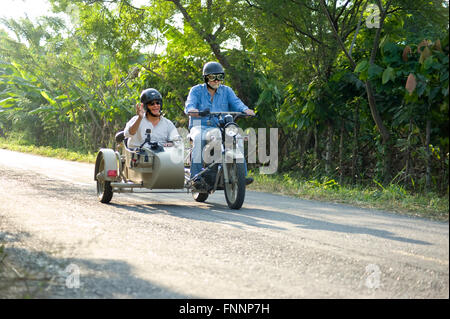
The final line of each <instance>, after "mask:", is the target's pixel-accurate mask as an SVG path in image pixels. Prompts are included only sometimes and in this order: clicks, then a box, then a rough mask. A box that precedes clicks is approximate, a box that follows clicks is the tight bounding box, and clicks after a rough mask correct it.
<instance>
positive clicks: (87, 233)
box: [0, 150, 449, 299]
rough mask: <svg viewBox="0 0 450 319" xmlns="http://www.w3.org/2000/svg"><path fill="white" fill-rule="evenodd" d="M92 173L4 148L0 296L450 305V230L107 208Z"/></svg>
mask: <svg viewBox="0 0 450 319" xmlns="http://www.w3.org/2000/svg"><path fill="white" fill-rule="evenodd" d="M93 175H94V167H93V165H92V164H83V163H75V162H69V161H62V160H57V159H52V158H44V157H39V156H34V155H29V154H21V153H16V152H11V151H7V150H0V193H1V194H2V196H1V197H0V246H2V245H3V246H4V251H5V253H6V258H5V259H4V265H3V270H4V271H3V272H4V273H8V275H9V276H10V277H13V276H16V277H17V278H20V276H22V277H23V278H22V279H23V280H18V281H17V282H15V284H13V286H10V287H3V288H2V286H1V285H0V297H1V298H16V297H17V296H18V293H23V292H24V289H25V292H26V291H28V293H32V297H37V298H183V299H184V298H226V299H228V298H321V299H328V298H363V299H366V298H449V224H448V223H443V222H434V221H428V220H425V219H420V218H412V217H406V216H400V215H396V214H393V213H389V212H382V211H376V210H368V209H361V208H354V207H350V206H345V205H337V204H327V203H322V202H316V201H308V200H301V199H295V198H291V197H287V196H279V195H272V194H267V193H260V192H251V191H248V192H247V196H246V200H245V203H244V206H243V208H242V209H240V210H237V211H233V210H229V209H228V207H227V206H226V202H225V198H224V195H223V192H221V191H220V192H218V193H217V194H214V195H213V196H211V197H210V198H209V199H208V201H207V202H206V203H197V202H195V201H194V200H193V199H192V197H191V196H190V194H186V193H177V194H160V193H155V194H114V197H113V199H112V201H111V203H110V204H108V205H105V204H101V203H99V202H98V201H97V198H96V194H95V182H94V180H93ZM0 259H1V258H0ZM1 269H2V268H0V270H1ZM5 269H6V270H5ZM0 276H1V273H0ZM26 278H28V279H29V280H28V286H27V285H26V284H23V281H25V279H26ZM4 282H6V280H5V281H4ZM8 282H10V281H8ZM21 285H22V286H21ZM21 287H22V288H21ZM24 287H25V288H24Z"/></svg>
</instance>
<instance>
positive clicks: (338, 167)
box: [0, 0, 449, 193]
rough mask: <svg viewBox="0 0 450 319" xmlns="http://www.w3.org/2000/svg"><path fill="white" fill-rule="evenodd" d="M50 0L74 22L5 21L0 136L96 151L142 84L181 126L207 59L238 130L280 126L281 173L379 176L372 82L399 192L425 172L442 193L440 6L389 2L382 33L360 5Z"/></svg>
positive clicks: (347, 178) (444, 88)
mask: <svg viewBox="0 0 450 319" xmlns="http://www.w3.org/2000/svg"><path fill="white" fill-rule="evenodd" d="M50 2H51V3H52V5H53V8H54V10H55V11H56V12H65V13H67V14H68V15H69V16H70V19H71V25H66V23H65V22H64V21H63V20H61V19H57V18H48V17H42V18H40V19H38V20H36V21H30V20H28V19H22V20H18V21H14V20H5V19H3V20H1V21H0V23H1V24H2V25H3V26H4V27H5V28H7V29H9V30H10V31H12V33H13V34H15V35H16V36H15V38H14V37H12V36H11V35H9V34H7V33H6V32H4V31H2V30H1V29H0V135H1V134H3V135H5V134H10V133H11V132H21V133H23V134H24V138H26V140H28V141H31V142H33V143H35V144H36V145H52V146H54V147H65V148H75V149H81V150H83V151H85V152H89V151H91V152H95V151H96V150H97V149H98V147H108V146H112V143H113V136H114V134H115V133H116V132H117V131H118V130H120V129H122V128H123V127H124V125H125V123H126V121H127V120H128V119H129V118H130V117H131V116H133V115H134V106H135V104H136V102H137V100H138V97H139V93H140V92H141V91H142V90H143V89H145V88H147V87H154V88H156V89H158V90H159V91H160V92H161V93H162V94H163V96H164V113H165V115H166V116H167V117H168V118H170V119H171V120H173V121H174V122H175V123H176V124H177V125H178V126H184V127H186V126H187V118H186V116H185V115H184V114H183V109H184V102H185V99H186V96H187V94H188V92H189V89H190V88H191V87H192V86H193V85H195V84H197V83H200V82H202V79H201V69H202V66H203V64H204V63H205V62H207V61H210V60H215V61H219V62H221V63H222V64H224V66H225V69H226V73H227V76H226V81H225V84H226V85H229V86H231V87H233V88H234V89H235V90H236V92H237V94H238V96H239V97H240V98H241V99H242V100H243V101H244V102H245V103H246V104H247V105H249V106H250V107H251V108H254V109H255V110H256V112H257V114H258V117H257V118H255V119H252V120H242V121H241V125H242V126H243V127H244V128H245V127H248V126H253V127H279V128H280V130H279V132H280V136H279V140H280V143H279V145H280V149H279V156H280V158H281V159H282V161H280V168H281V170H284V171H283V173H289V172H292V171H294V172H296V173H298V174H302V175H303V176H304V177H305V178H307V179H310V180H320V181H321V182H320V185H319V186H318V187H325V186H326V185H328V184H326V183H330V184H329V187H330V188H333V187H338V186H336V185H339V186H343V185H344V184H345V183H356V182H358V183H366V184H372V183H373V182H372V180H373V179H374V178H378V177H379V174H380V172H382V171H383V168H384V159H385V151H386V149H387V146H386V145H384V144H383V143H384V141H383V140H382V138H381V136H380V132H379V130H378V128H377V125H375V123H374V118H373V116H374V115H373V110H371V109H370V108H369V102H368V99H367V96H366V94H367V88H366V83H369V82H370V84H371V86H372V87H373V91H374V99H375V103H376V111H378V113H379V116H380V119H381V121H382V123H383V125H384V126H385V127H386V128H387V130H388V132H389V134H390V137H391V141H390V143H391V144H390V146H392V153H393V154H392V157H393V163H394V165H393V167H392V170H393V172H392V176H396V178H397V179H396V184H398V185H401V186H402V187H405V188H406V189H409V190H414V191H423V190H424V189H425V184H424V183H423V180H424V176H425V174H424V172H425V171H426V169H427V167H426V165H429V166H430V167H429V168H430V170H431V174H432V175H433V179H432V181H433V185H432V186H433V189H434V190H436V191H440V192H441V193H445V192H448V153H449V140H448V104H449V103H448V85H449V84H448V45H449V44H448V4H446V3H445V1H432V2H430V1H422V0H419V1H411V0H396V1H390V2H389V3H390V7H389V8H388V13H387V16H386V19H385V20H384V23H383V25H382V28H381V29H380V30H378V29H376V28H368V27H367V26H366V25H365V20H364V19H365V18H367V14H368V13H367V12H366V13H363V10H364V9H365V6H366V1H362V0H356V1H347V2H339V1H324V2H323V4H324V5H325V8H324V6H323V5H321V2H319V1H294V0H277V1H275V0H246V1H238V0H226V1H219V0H210V1H204V2H202V1H194V0H185V1H178V0H170V1H163V0H148V1H147V4H146V5H145V6H141V7H140V8H135V7H134V6H132V5H131V4H132V2H130V1H125V0H115V1H102V0H98V1H91V0H77V1H68V0H51V1H50ZM383 4H384V5H386V4H387V3H384V2H383ZM324 9H327V10H328V12H329V14H330V19H331V20H332V22H333V26H335V27H336V32H337V35H338V37H339V38H340V40H341V41H342V43H343V45H344V47H345V48H346V50H347V52H346V53H347V54H348V55H347V54H345V53H344V52H343V50H342V47H341V46H340V44H339V42H338V41H337V39H336V36H335V34H334V33H333V30H332V28H331V24H330V21H329V19H328V17H327V16H326V15H325V11H324ZM358 26H359V27H358ZM378 31H380V32H379V34H378V35H377V32H378ZM377 36H379V42H374V40H376V39H377ZM424 40H425V41H424ZM374 44H376V45H375V46H374ZM350 47H351V48H352V49H351V52H349V51H350V50H349V48H350ZM374 52H375V53H376V55H373V53H374ZM348 56H351V59H352V61H353V63H352V62H351V60H349V58H348ZM371 58H373V59H371ZM430 121H431V132H430V141H429V144H430V145H432V147H431V148H429V149H430V154H431V157H430V156H429V155H427V153H426V152H425V149H426V147H427V145H426V139H427V137H426V132H425V131H426V124H427V123H429V122H430ZM341 141H342V142H341ZM427 156H428V157H427ZM427 158H430V159H431V160H430V161H429V164H426V163H427ZM407 163H408V171H407V170H406V168H405V167H406V164H407ZM325 168H326V169H325ZM327 170H328V171H327ZM322 177H323V178H326V179H327V180H325V179H324V180H321V178H322ZM331 181H335V182H336V184H334V183H333V182H331ZM412 181H413V182H412ZM313 184H314V183H313ZM313 184H311V185H310V187H313V186H314V185H313ZM333 185H334V186H333ZM316 186H317V185H316ZM384 187H389V181H387V183H386V184H384Z"/></svg>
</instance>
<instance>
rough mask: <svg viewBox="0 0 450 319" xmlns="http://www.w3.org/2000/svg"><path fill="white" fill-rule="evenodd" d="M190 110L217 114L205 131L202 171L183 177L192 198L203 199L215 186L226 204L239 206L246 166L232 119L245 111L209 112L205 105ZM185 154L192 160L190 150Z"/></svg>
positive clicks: (188, 171) (242, 194) (188, 167)
mask: <svg viewBox="0 0 450 319" xmlns="http://www.w3.org/2000/svg"><path fill="white" fill-rule="evenodd" d="M191 113H198V114H199V115H200V116H209V120H210V121H211V120H212V117H217V118H218V125H217V127H216V128H213V129H211V130H209V131H208V132H207V133H206V143H207V144H206V146H205V149H204V151H203V153H204V155H207V157H208V158H205V156H203V158H202V166H203V168H202V171H201V172H200V173H198V174H197V175H195V176H193V177H191V178H189V179H187V182H188V185H189V187H190V189H191V192H192V196H193V198H194V200H195V201H197V202H204V201H206V200H207V199H208V196H209V195H210V194H212V193H214V192H215V191H216V190H223V191H224V193H225V200H226V202H227V205H228V207H229V208H231V209H239V208H241V207H242V205H243V203H244V199H245V187H246V178H245V175H246V174H245V173H246V172H245V171H246V168H245V162H244V154H243V153H242V151H243V150H242V149H241V148H240V147H239V145H238V144H239V141H240V140H241V139H242V138H243V137H242V136H241V135H240V134H239V126H238V125H237V124H236V119H237V118H238V117H241V116H248V115H247V114H245V113H243V112H210V111H209V110H208V109H207V110H205V111H202V112H191ZM189 156H190V157H189V160H192V150H191V152H190V154H189ZM207 159H210V160H209V161H208V160H207ZM189 164H190V163H189V161H188V165H187V167H185V174H186V176H190V165H189ZM195 181H199V182H198V183H195Z"/></svg>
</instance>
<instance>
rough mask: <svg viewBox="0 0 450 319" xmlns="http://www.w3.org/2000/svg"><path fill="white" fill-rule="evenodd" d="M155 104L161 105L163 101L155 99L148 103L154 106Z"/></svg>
mask: <svg viewBox="0 0 450 319" xmlns="http://www.w3.org/2000/svg"><path fill="white" fill-rule="evenodd" d="M155 104H158V105H161V101H160V100H153V101H150V102H148V103H147V105H150V106H153V105H155Z"/></svg>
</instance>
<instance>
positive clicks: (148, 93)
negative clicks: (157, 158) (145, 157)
mask: <svg viewBox="0 0 450 319" xmlns="http://www.w3.org/2000/svg"><path fill="white" fill-rule="evenodd" d="M140 101H141V102H140V103H138V104H136V114H137V115H135V116H134V117H133V118H131V120H129V121H128V123H127V124H126V126H125V130H124V135H125V137H126V138H128V144H127V146H128V148H136V147H140V146H141V145H142V144H143V143H144V141H145V138H146V131H147V129H150V130H151V141H152V142H159V143H162V144H163V145H164V146H171V144H172V142H173V141H175V140H177V139H180V136H179V134H178V131H177V129H176V127H175V125H174V124H173V123H172V122H171V121H170V120H169V119H167V118H165V117H164V116H162V115H161V109H162V106H163V100H162V95H161V93H159V92H158V91H157V90H156V89H153V88H149V89H145V90H144V91H142V93H141V97H140Z"/></svg>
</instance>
